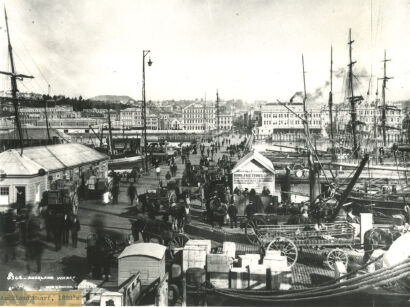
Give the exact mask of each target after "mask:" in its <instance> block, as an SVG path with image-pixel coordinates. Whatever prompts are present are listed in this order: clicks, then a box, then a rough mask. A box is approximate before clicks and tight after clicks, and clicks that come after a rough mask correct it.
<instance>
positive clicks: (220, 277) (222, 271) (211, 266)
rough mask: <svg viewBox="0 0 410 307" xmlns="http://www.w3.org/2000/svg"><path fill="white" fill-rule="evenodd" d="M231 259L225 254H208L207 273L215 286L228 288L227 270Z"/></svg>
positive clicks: (230, 264) (229, 267) (230, 265)
mask: <svg viewBox="0 0 410 307" xmlns="http://www.w3.org/2000/svg"><path fill="white" fill-rule="evenodd" d="M232 263H233V260H232V258H231V257H229V256H228V255H226V254H208V256H207V258H206V268H207V271H208V273H209V281H210V282H211V283H212V284H213V285H214V286H215V287H216V288H229V271H230V270H231V268H232Z"/></svg>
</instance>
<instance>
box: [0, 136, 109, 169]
mask: <svg viewBox="0 0 410 307" xmlns="http://www.w3.org/2000/svg"><path fill="white" fill-rule="evenodd" d="M106 159H108V156H106V155H104V154H102V153H99V152H98V151H96V150H94V149H92V148H89V147H87V146H85V145H81V144H73V143H69V144H57V145H49V146H37V147H29V148H25V149H24V150H23V155H20V150H19V149H9V150H7V151H4V152H2V153H0V168H1V170H3V171H4V172H5V173H6V174H7V175H8V176H10V175H14V176H22V175H36V174H38V171H39V169H41V168H43V169H44V170H46V171H49V172H54V171H58V170H63V169H66V168H71V167H76V166H81V165H84V164H90V163H95V162H99V161H102V160H106Z"/></svg>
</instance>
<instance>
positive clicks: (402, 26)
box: [0, 0, 410, 104]
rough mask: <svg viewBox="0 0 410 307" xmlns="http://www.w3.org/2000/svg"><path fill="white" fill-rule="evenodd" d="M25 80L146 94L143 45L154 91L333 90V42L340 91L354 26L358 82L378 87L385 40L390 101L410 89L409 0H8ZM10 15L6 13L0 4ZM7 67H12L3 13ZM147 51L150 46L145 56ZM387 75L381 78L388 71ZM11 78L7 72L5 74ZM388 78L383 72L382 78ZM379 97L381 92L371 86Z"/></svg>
mask: <svg viewBox="0 0 410 307" xmlns="http://www.w3.org/2000/svg"><path fill="white" fill-rule="evenodd" d="M3 3H4V4H5V6H6V8H7V14H8V19H9V27H10V35H11V42H12V45H13V51H14V52H15V62H16V68H17V71H18V72H19V73H24V74H32V75H34V76H35V79H34V80H25V81H24V82H19V89H20V90H21V91H34V92H40V93H47V90H48V89H47V87H48V86H47V85H48V84H50V86H51V94H53V95H54V94H56V95H58V94H63V95H67V96H80V95H81V96H83V97H84V98H90V97H93V96H96V95H109V94H111V95H128V96H131V97H133V98H135V99H137V100H139V99H141V87H142V50H151V53H150V57H151V60H152V61H153V65H152V66H151V67H148V66H146V93H147V94H146V97H147V100H154V101H155V100H168V99H175V100H179V99H195V98H205V97H206V99H207V100H209V101H214V100H215V98H216V90H217V89H218V91H219V94H220V97H221V98H222V99H225V100H228V99H242V100H244V101H246V102H250V103H253V102H254V101H276V100H277V99H279V100H283V101H286V100H289V98H290V97H291V96H292V95H293V94H294V93H295V92H297V91H302V90H303V78H302V54H303V55H304V61H305V71H306V75H305V76H306V89H307V92H308V93H310V97H311V99H310V101H309V103H311V104H315V103H323V102H326V101H327V97H328V92H329V86H328V85H327V84H328V81H329V78H330V46H331V45H332V46H333V62H334V64H333V65H334V70H335V72H336V73H335V74H334V83H333V91H334V95H335V100H336V102H340V101H343V99H344V98H345V86H344V85H343V84H344V82H343V80H344V76H345V75H346V73H345V69H346V68H347V64H348V60H349V56H348V45H347V41H348V33H349V28H351V29H352V39H353V40H354V41H355V42H354V44H353V59H354V60H355V61H357V64H355V73H356V75H357V79H356V81H355V82H356V83H357V88H356V92H355V95H356V94H359V95H363V96H364V97H365V98H366V94H367V91H368V89H369V79H370V76H371V75H372V76H373V79H372V80H373V81H372V82H371V87H370V88H371V90H370V94H371V95H372V96H374V93H375V92H376V83H377V78H380V77H382V74H383V63H382V62H381V60H382V59H383V53H384V50H385V49H386V52H387V57H388V59H391V61H390V62H388V63H387V75H388V76H391V77H393V79H391V80H389V82H388V88H387V91H386V96H387V99H388V100H389V101H395V100H405V99H409V98H410V86H409V85H410V64H409V63H410V61H409V56H410V3H409V0H394V1H389V0H286V1H282V0H208V1H206V0H203V1H201V0H115V1H114V0H54V1H49V0H35V1H34V0H3ZM1 15H2V14H1ZM1 19H2V20H1V22H0V26H1V29H0V36H1V37H0V43H1V46H0V51H1V53H2V56H1V62H0V64H1V68H0V70H7V71H8V70H9V69H10V65H9V62H8V61H9V60H8V56H7V38H6V33H5V30H4V29H5V26H4V20H3V19H4V18H3V17H1ZM146 60H148V58H146ZM379 83H380V82H379ZM1 86H2V90H8V89H9V86H10V82H9V80H7V78H5V77H2V79H1ZM380 86H381V83H380V84H379V87H380ZM369 99H373V98H372V97H370V98H369Z"/></svg>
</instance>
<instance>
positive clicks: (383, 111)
mask: <svg viewBox="0 0 410 307" xmlns="http://www.w3.org/2000/svg"><path fill="white" fill-rule="evenodd" d="M389 61H390V60H387V59H386V50H384V60H383V62H384V64H383V78H381V80H383V86H382V103H383V106H382V107H381V108H382V131H383V146H384V147H386V109H387V106H386V84H387V80H389V79H391V78H390V77H386V63H387V62H389Z"/></svg>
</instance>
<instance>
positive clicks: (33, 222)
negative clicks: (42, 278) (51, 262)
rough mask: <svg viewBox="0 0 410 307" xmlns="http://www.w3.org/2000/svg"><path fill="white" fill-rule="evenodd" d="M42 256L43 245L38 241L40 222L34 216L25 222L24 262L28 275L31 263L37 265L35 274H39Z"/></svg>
mask: <svg viewBox="0 0 410 307" xmlns="http://www.w3.org/2000/svg"><path fill="white" fill-rule="evenodd" d="M42 254H43V244H42V242H41V241H40V220H39V218H38V217H36V216H32V217H30V219H29V220H28V222H27V246H26V260H27V272H28V273H29V274H30V271H31V262H33V261H35V263H36V265H37V271H36V273H39V272H41V256H42Z"/></svg>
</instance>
